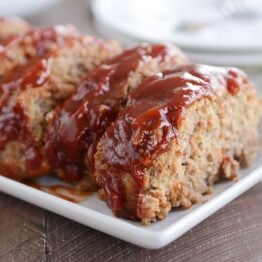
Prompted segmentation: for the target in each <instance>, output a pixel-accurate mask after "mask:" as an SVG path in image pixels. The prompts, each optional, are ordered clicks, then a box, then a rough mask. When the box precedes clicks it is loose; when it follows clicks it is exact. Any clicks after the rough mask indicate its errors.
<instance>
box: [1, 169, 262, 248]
mask: <svg viewBox="0 0 262 262" xmlns="http://www.w3.org/2000/svg"><path fill="white" fill-rule="evenodd" d="M261 174H262V165H261V164H260V165H259V166H258V167H256V168H255V169H254V170H252V171H251V172H250V173H248V174H246V175H244V177H243V178H241V179H240V180H239V181H237V182H235V183H233V184H232V185H230V186H229V187H228V188H226V189H225V190H223V191H222V192H221V193H219V194H218V195H216V196H214V197H212V198H211V199H210V200H208V201H207V202H206V203H203V204H201V205H199V206H198V207H196V208H195V209H193V210H192V211H191V212H189V213H188V214H186V215H184V216H183V217H181V218H179V219H178V220H177V221H175V222H174V223H172V224H171V225H169V226H167V227H166V228H165V229H163V230H157V231H149V230H145V229H146V228H148V227H143V226H141V225H140V224H138V223H135V222H130V221H128V220H124V219H120V218H117V217H110V216H108V215H106V214H103V213H102V212H99V211H96V210H94V209H92V208H89V207H85V206H82V205H80V204H76V203H72V202H69V201H67V200H64V199H61V198H59V197H57V196H53V195H51V194H49V193H46V192H43V191H40V190H38V189H35V188H32V187H30V186H27V185H25V184H22V183H20V182H17V181H14V180H12V179H9V178H6V177H3V176H1V175H0V192H3V193H6V194H9V195H12V196H14V197H16V198H19V199H21V200H24V201H26V202H29V203H31V204H33V205H36V206H39V207H41V208H44V209H47V210H49V211H51V212H54V213H56V214H58V215H61V216H64V217H66V218H69V219H71V220H73V221H76V222H78V223H80V224H83V225H85V226H89V227H91V228H93V229H96V230H99V231H101V232H103V233H106V234H109V235H111V236H114V237H116V238H119V239H122V240H124V241H126V242H129V243H131V244H134V245H137V246H140V247H143V248H147V249H159V248H162V247H164V246H166V245H168V244H169V243H171V242H173V241H175V240H176V239H177V238H179V237H180V236H182V235H183V234H185V233H186V232H187V231H189V230H190V229H192V228H193V227H194V226H196V225H197V224H199V223H200V222H202V221H203V220H205V219H206V218H207V217H209V216H210V215H212V214H213V213H215V212H216V211H217V210H219V209H220V208H222V207H224V206H225V205H226V204H228V203H229V202H230V201H232V200H233V199H235V198H236V197H238V196H239V195H241V194H242V193H243V192H245V191H246V190H248V189H249V188H251V187H252V186H254V185H255V184H257V183H258V182H260V181H262V176H261ZM139 225H140V226H139Z"/></svg>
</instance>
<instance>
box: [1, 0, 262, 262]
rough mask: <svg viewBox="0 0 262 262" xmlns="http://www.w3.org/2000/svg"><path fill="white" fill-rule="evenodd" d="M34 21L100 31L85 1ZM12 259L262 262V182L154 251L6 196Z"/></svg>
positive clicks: (6, 240) (4, 224) (4, 232)
mask: <svg viewBox="0 0 262 262" xmlns="http://www.w3.org/2000/svg"><path fill="white" fill-rule="evenodd" d="M30 21H31V22H33V23H35V24H38V25H46V24H56V23H61V24H63V23H74V24H76V25H77V26H78V27H80V29H81V30H82V31H85V32H88V33H92V34H95V33H96V32H95V30H94V27H93V25H92V21H91V16H90V12H89V11H88V10H87V7H86V5H85V4H84V2H83V1H82V0H76V1H72V0H65V1H63V2H61V3H60V4H58V5H57V6H56V7H55V8H53V9H52V10H47V11H45V12H42V13H41V14H37V15H35V16H34V17H30ZM8 261H23V262H24V261H26V262H27V261H63V262H64V261H125V262H128V261H138V262H139V261H143V262H144V261H204V262H206V261H212V262H213V261H214V262H216V261H219V262H221V261H239V262H241V261H245V262H246V261H256V262H257V261H262V183H260V184H258V185H256V186H255V187H254V188H252V189H251V190H249V191H248V192H246V193H245V194H244V195H242V196H241V197H239V198H237V199H236V200H235V201H233V202H232V203H230V204H229V205H227V206H226V207H225V208H223V209H222V210H220V211H218V212H217V213H216V214H214V215H213V216H211V217H210V218H209V219H207V220H205V221H204V222H203V223H201V224H200V225H198V226H197V227H195V228H194V229H193V230H191V231H190V232H188V233H187V234H186V235H184V236H183V237H181V238H180V239H178V240H177V241H175V242H174V243H172V244H170V245H169V246H167V247H165V248H163V249H160V250H154V251H152V250H145V249H142V248H139V247H136V246H133V245H131V244H128V243H125V242H123V241H121V240H118V239H115V238H113V237H110V236H107V235H105V234H103V233H100V232H98V231H96V230H93V229H90V228H87V227H85V226H82V225H80V224H77V223H74V222H72V221H70V220H68V219H65V218H62V217H60V216H58V215H55V214H53V213H50V212H48V211H45V210H43V209H41V208H38V207H35V206H33V205H30V204H27V203H25V202H23V201H20V200H17V199H15V198H13V197H10V196H7V195H5V194H1V193H0V262H8Z"/></svg>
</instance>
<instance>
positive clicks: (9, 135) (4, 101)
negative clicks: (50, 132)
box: [0, 26, 79, 176]
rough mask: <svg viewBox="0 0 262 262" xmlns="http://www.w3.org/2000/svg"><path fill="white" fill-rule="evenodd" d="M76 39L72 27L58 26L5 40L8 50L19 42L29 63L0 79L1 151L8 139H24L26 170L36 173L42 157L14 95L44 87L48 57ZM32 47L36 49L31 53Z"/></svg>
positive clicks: (3, 51) (25, 116)
mask: <svg viewBox="0 0 262 262" xmlns="http://www.w3.org/2000/svg"><path fill="white" fill-rule="evenodd" d="M78 38H79V35H78V33H76V32H75V31H74V29H72V28H71V27H60V26H57V27H52V28H44V29H34V30H31V31H30V32H28V33H27V34H26V35H25V36H20V37H15V38H14V39H12V40H11V41H10V42H8V43H7V47H6V51H7V52H8V50H9V44H15V46H16V44H18V46H19V48H22V49H23V51H24V52H25V55H26V56H28V57H27V59H28V62H27V63H26V64H22V65H18V66H16V67H15V68H14V69H13V70H11V71H9V72H8V73H7V74H6V75H5V76H4V77H2V78H1V79H0V150H1V149H3V148H4V147H5V144H6V143H7V142H9V141H13V140H20V141H23V143H24V152H23V153H24V157H25V165H26V169H27V171H28V172H29V173H30V171H33V173H35V172H36V171H37V170H38V168H42V167H41V164H42V163H43V162H42V161H43V156H42V153H41V148H40V147H39V145H38V143H37V142H36V141H34V138H33V134H32V133H31V130H30V129H29V127H28V125H29V124H28V121H29V118H28V116H27V112H26V111H25V110H24V109H23V105H21V104H19V103H18V102H17V96H18V95H19V93H20V92H22V91H23V90H25V89H27V88H39V87H41V86H43V85H44V84H45V83H46V82H47V81H48V80H49V71H48V61H49V57H50V56H52V57H54V56H55V55H56V51H57V50H58V47H63V46H65V45H66V46H68V47H70V46H71V44H72V43H73V42H74V41H75V40H76V39H78ZM28 47H29V48H28ZM32 47H33V49H35V52H33V53H30V52H31V51H32ZM4 48H5V47H4ZM28 50H31V51H30V52H29V51H28ZM27 52H29V53H28V54H27ZM1 55H5V49H3V50H2V52H1ZM7 57H8V56H7ZM13 59H16V58H15V57H14V58H13ZM24 102H25V101H24ZM7 172H8V171H7ZM13 175H14V176H15V174H9V176H13Z"/></svg>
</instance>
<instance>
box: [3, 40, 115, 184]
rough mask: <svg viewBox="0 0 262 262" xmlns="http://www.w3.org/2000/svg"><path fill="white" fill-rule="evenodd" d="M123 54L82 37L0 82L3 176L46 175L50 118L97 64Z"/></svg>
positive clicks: (98, 41) (21, 66)
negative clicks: (49, 114) (44, 136)
mask: <svg viewBox="0 0 262 262" xmlns="http://www.w3.org/2000/svg"><path fill="white" fill-rule="evenodd" d="M119 51H120V47H119V46H118V45H117V44H115V43H107V42H103V41H101V40H98V39H95V38H92V37H84V38H83V39H82V40H81V41H80V40H79V41H74V42H73V43H70V45H69V46H63V45H62V46H61V47H60V48H59V49H58V48H57V49H56V50H54V51H49V52H47V53H46V54H45V55H41V56H36V57H34V58H31V59H30V60H29V62H27V63H26V64H24V65H20V66H18V67H16V68H15V69H14V70H11V71H9V73H7V74H6V75H5V76H4V77H3V78H2V79H1V80H0V93H1V97H0V173H1V174H2V175H5V176H9V177H12V178H15V179H24V178H30V177H35V176H39V175H43V174H46V173H47V172H49V171H50V165H49V163H48V161H47V159H46V155H45V153H44V150H43V134H44V132H45V129H46V115H47V114H48V113H49V112H50V111H51V110H53V109H54V108H55V106H56V105H58V104H59V103H61V102H63V101H64V100H65V99H66V98H68V97H69V96H70V95H71V94H72V92H73V91H74V90H75V88H76V86H78V85H79V84H80V82H81V81H82V80H83V78H84V75H85V74H87V73H88V71H89V70H91V69H92V68H93V67H94V66H95V65H97V64H98V63H99V62H101V61H102V60H103V59H106V58H109V57H111V56H113V55H114V54H117V53H118V52H119Z"/></svg>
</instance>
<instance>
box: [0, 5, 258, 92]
mask: <svg viewBox="0 0 262 262" xmlns="http://www.w3.org/2000/svg"><path fill="white" fill-rule="evenodd" d="M0 15H5V16H14V15H16V16H20V17H22V18H24V19H26V20H28V21H29V22H31V23H32V24H34V25H39V26H42V25H54V24H68V23H70V24H73V25H75V26H76V27H77V28H78V29H79V30H80V31H82V32H84V33H87V34H91V35H98V36H100V37H103V38H113V39H116V40H119V41H120V42H121V43H123V44H124V45H126V46H130V45H134V44H136V43H138V42H143V41H147V42H172V43H175V44H176V45H178V46H179V47H180V48H181V49H182V50H183V51H184V52H185V53H186V54H187V55H188V56H189V57H190V58H191V59H192V60H193V61H194V62H201V63H208V64H213V65H234V66H239V67H241V68H243V69H244V70H245V71H247V73H248V74H249V75H250V77H251V79H252V80H253V81H254V82H255V83H257V84H258V85H259V86H260V88H259V90H260V93H262V0H128V1H124V0H92V1H91V0H41V1H35V0H23V1H21V0H8V1H0Z"/></svg>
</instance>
